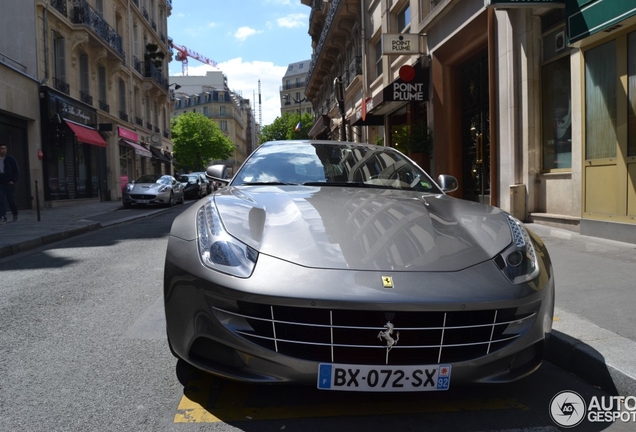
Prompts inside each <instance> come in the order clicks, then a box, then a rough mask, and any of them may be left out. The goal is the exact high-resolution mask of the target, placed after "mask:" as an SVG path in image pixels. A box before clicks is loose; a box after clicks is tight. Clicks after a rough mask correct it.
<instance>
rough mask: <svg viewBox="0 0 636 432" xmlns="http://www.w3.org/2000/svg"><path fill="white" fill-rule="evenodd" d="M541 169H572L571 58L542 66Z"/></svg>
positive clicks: (564, 58) (563, 58)
mask: <svg viewBox="0 0 636 432" xmlns="http://www.w3.org/2000/svg"><path fill="white" fill-rule="evenodd" d="M541 74H542V81H543V85H542V92H543V94H542V111H543V119H542V120H543V169H544V170H546V171H548V170H552V169H561V168H567V169H570V168H572V101H571V99H572V98H571V87H570V58H569V57H562V58H561V59H559V60H556V61H554V62H552V63H548V64H546V65H545V66H543V68H542V71H541Z"/></svg>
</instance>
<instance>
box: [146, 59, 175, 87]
mask: <svg viewBox="0 0 636 432" xmlns="http://www.w3.org/2000/svg"><path fill="white" fill-rule="evenodd" d="M144 65H145V68H144V76H145V77H146V78H152V79H154V80H155V81H156V82H157V84H159V85H160V86H161V87H162V88H163V89H164V90H168V85H169V83H168V78H166V77H165V76H163V75H162V73H161V71H160V70H159V69H157V67H156V66H155V65H153V64H152V63H151V62H144Z"/></svg>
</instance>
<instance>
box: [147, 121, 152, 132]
mask: <svg viewBox="0 0 636 432" xmlns="http://www.w3.org/2000/svg"><path fill="white" fill-rule="evenodd" d="M146 129H148V130H150V131H151V130H152V123H146Z"/></svg>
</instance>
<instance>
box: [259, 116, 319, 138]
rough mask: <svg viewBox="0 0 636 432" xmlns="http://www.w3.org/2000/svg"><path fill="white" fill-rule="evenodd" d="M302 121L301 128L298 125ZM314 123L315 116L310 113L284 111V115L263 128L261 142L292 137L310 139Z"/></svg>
mask: <svg viewBox="0 0 636 432" xmlns="http://www.w3.org/2000/svg"><path fill="white" fill-rule="evenodd" d="M299 123H300V128H299V130H296V126H297V125H298V124H299ZM313 125H314V118H313V116H312V115H311V114H309V113H303V114H302V115H300V114H298V113H290V112H286V113H283V115H282V116H280V117H276V119H275V120H274V122H273V123H272V124H270V125H267V126H264V127H263V129H261V139H260V141H261V144H262V143H264V142H267V141H278V140H290V139H309V130H310V129H311V128H312V127H313Z"/></svg>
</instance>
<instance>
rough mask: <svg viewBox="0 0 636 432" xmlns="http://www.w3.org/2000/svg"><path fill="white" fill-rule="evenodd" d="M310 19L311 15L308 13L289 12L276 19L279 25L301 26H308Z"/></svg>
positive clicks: (288, 26) (287, 26)
mask: <svg viewBox="0 0 636 432" xmlns="http://www.w3.org/2000/svg"><path fill="white" fill-rule="evenodd" d="M308 21H309V17H308V16H307V15H305V14H301V13H296V14H289V15H287V16H284V17H282V18H278V19H276V24H278V26H279V27H286V28H299V27H307V22H308Z"/></svg>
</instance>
